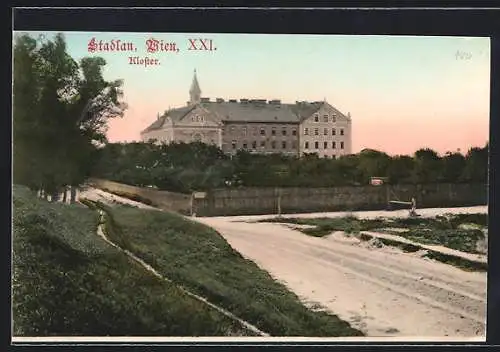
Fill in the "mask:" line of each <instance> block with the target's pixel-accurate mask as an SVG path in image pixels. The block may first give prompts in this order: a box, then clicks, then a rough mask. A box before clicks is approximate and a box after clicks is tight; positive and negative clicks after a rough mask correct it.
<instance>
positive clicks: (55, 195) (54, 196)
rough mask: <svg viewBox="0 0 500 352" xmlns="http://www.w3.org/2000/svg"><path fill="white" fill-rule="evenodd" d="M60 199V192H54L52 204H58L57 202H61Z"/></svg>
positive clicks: (51, 198)
mask: <svg viewBox="0 0 500 352" xmlns="http://www.w3.org/2000/svg"><path fill="white" fill-rule="evenodd" d="M59 197H60V194H59V192H58V191H54V192H52V194H51V197H50V200H51V201H52V202H57V201H59Z"/></svg>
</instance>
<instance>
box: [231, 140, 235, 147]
mask: <svg viewBox="0 0 500 352" xmlns="http://www.w3.org/2000/svg"><path fill="white" fill-rule="evenodd" d="M231 146H232V148H233V149H236V141H232V142H231Z"/></svg>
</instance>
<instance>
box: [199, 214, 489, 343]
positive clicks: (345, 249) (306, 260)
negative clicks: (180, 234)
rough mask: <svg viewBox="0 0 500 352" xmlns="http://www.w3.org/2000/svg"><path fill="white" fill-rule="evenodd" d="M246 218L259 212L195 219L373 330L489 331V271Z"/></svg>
mask: <svg viewBox="0 0 500 352" xmlns="http://www.w3.org/2000/svg"><path fill="white" fill-rule="evenodd" d="M434 212H436V211H434ZM441 212H443V213H444V212H446V211H445V210H442V211H441ZM356 215H357V216H360V215H361V216H363V215H362V214H356ZM365 215H366V214H365ZM373 215H376V214H373ZM379 215H380V214H379ZM249 218H251V219H252V220H254V219H255V217H247V218H245V217H238V218H237V219H236V218H234V217H233V218H231V217H228V218H220V217H219V218H198V219H197V221H200V222H202V223H204V224H206V225H209V226H211V227H213V228H215V229H216V230H217V231H219V232H220V233H221V234H222V235H223V236H224V237H225V238H226V240H227V241H228V242H229V243H230V244H231V246H232V247H233V248H235V249H236V250H238V251H239V252H240V253H241V254H242V255H244V256H245V257H247V258H249V259H251V260H253V261H254V262H255V263H257V264H258V265H259V266H261V267H262V268H263V269H265V270H267V271H268V272H269V273H270V274H271V275H273V276H274V277H275V278H276V279H277V280H279V281H281V282H283V283H284V284H286V285H287V286H288V287H289V288H290V289H291V290H292V291H294V292H295V293H296V294H297V295H299V296H300V297H301V298H302V299H303V300H304V301H305V302H309V304H311V305H314V304H316V305H321V306H323V307H325V308H326V309H328V310H331V311H332V312H333V313H335V314H337V315H338V316H339V317H341V318H342V319H344V320H346V321H349V322H350V323H351V324H352V325H353V326H355V327H358V328H360V329H362V330H364V331H365V332H366V333H367V334H368V336H408V337H416V336H421V337H423V338H424V337H426V338H428V337H436V338H439V337H445V336H449V337H453V336H456V337H464V338H465V337H468V338H471V337H479V336H484V335H485V321H486V274H485V273H470V272H464V271H462V270H460V269H457V268H454V267H452V266H449V265H446V264H442V263H439V262H434V261H430V260H428V259H423V258H421V257H419V256H417V255H415V254H407V253H403V252H401V251H400V250H397V249H394V248H392V247H385V248H369V247H367V246H366V244H361V243H357V242H355V241H349V240H347V239H346V238H342V236H338V234H337V236H329V237H326V238H316V237H310V236H307V235H304V234H302V233H300V232H299V231H296V230H293V229H290V228H288V227H286V226H283V225H280V224H271V223H250V222H239V221H235V220H240V221H241V220H245V219H246V220H249Z"/></svg>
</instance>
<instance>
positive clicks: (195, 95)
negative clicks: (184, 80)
mask: <svg viewBox="0 0 500 352" xmlns="http://www.w3.org/2000/svg"><path fill="white" fill-rule="evenodd" d="M200 101H201V89H200V85H199V84H198V78H196V69H195V70H194V76H193V83H191V89H190V90H189V104H190V105H194V104H198V103H199V102H200Z"/></svg>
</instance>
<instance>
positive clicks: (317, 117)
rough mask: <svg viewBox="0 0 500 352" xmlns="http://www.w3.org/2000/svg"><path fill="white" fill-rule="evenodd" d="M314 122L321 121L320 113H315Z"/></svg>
mask: <svg viewBox="0 0 500 352" xmlns="http://www.w3.org/2000/svg"><path fill="white" fill-rule="evenodd" d="M314 122H319V115H318V114H316V115H314Z"/></svg>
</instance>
